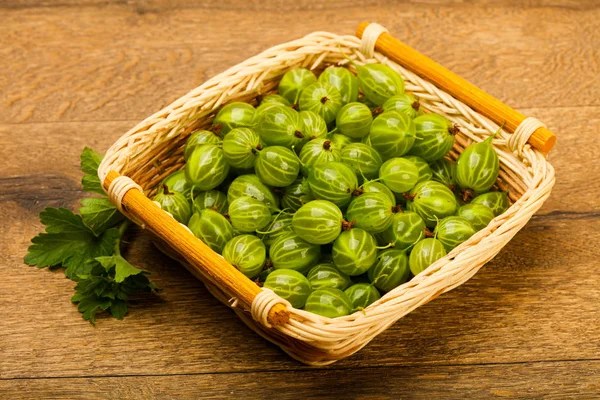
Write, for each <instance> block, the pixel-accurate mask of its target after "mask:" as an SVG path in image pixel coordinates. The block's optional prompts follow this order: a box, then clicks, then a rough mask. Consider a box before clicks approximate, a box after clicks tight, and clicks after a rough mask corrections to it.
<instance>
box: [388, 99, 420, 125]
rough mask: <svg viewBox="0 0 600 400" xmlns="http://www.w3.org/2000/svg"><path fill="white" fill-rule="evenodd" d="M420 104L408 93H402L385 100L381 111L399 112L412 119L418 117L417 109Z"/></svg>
mask: <svg viewBox="0 0 600 400" xmlns="http://www.w3.org/2000/svg"><path fill="white" fill-rule="evenodd" d="M420 107H421V103H419V102H418V100H416V99H415V98H414V96H412V95H410V94H408V93H402V94H399V95H397V96H394V97H390V98H389V99H387V101H386V102H385V103H383V107H382V108H383V111H400V112H401V113H404V114H406V115H407V116H408V118H410V119H413V118H415V117H417V116H418V115H419V108H420Z"/></svg>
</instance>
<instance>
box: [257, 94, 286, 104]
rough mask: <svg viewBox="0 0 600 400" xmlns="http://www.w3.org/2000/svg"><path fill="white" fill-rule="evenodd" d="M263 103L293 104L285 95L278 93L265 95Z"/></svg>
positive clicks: (261, 102)
mask: <svg viewBox="0 0 600 400" xmlns="http://www.w3.org/2000/svg"><path fill="white" fill-rule="evenodd" d="M263 104H277V105H279V106H285V107H291V106H292V103H290V102H289V101H288V100H287V99H286V98H285V97H283V96H282V95H280V94H276V93H273V94H270V95H268V96H265V97H263V99H262V100H261V101H260V105H261V106H262V105H263Z"/></svg>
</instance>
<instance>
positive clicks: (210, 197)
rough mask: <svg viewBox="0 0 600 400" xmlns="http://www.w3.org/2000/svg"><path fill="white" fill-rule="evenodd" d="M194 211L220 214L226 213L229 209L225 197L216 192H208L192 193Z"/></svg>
mask: <svg viewBox="0 0 600 400" xmlns="http://www.w3.org/2000/svg"><path fill="white" fill-rule="evenodd" d="M193 206H194V211H200V210H204V209H205V208H210V209H213V210H215V211H217V212H220V213H221V214H223V213H226V212H227V209H228V208H229V203H228V202H227V196H226V195H225V193H223V192H220V191H218V190H208V191H205V192H200V193H197V194H196V193H194V202H193Z"/></svg>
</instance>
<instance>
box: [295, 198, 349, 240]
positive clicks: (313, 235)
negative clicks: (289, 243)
mask: <svg viewBox="0 0 600 400" xmlns="http://www.w3.org/2000/svg"><path fill="white" fill-rule="evenodd" d="M343 220H344V217H343V216H342V212H341V211H340V209H339V208H338V206H336V205H335V204H333V203H332V202H330V201H327V200H313V201H310V202H308V203H306V204H305V205H303V206H302V207H300V209H299V210H298V211H296V213H295V214H294V218H293V220H292V226H293V229H294V232H296V233H297V234H298V236H300V237H301V238H302V239H304V240H306V241H307V242H309V243H313V244H326V243H331V242H333V241H334V240H335V239H336V238H337V237H338V236H339V234H340V232H341V231H342V221H343Z"/></svg>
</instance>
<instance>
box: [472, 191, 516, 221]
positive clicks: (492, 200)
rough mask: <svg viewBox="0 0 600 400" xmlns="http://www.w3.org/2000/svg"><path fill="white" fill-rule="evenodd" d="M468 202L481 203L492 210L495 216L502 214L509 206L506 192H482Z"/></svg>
mask: <svg viewBox="0 0 600 400" xmlns="http://www.w3.org/2000/svg"><path fill="white" fill-rule="evenodd" d="M470 204H482V205H484V206H486V207H488V208H489V209H490V210H492V212H493V213H494V215H495V216H496V217H497V216H498V215H500V214H503V213H504V212H505V211H506V210H508V207H509V206H510V203H509V201H508V194H507V193H506V192H489V193H483V194H480V195H479V196H477V197H475V198H474V199H473V200H471V203H470Z"/></svg>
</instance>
